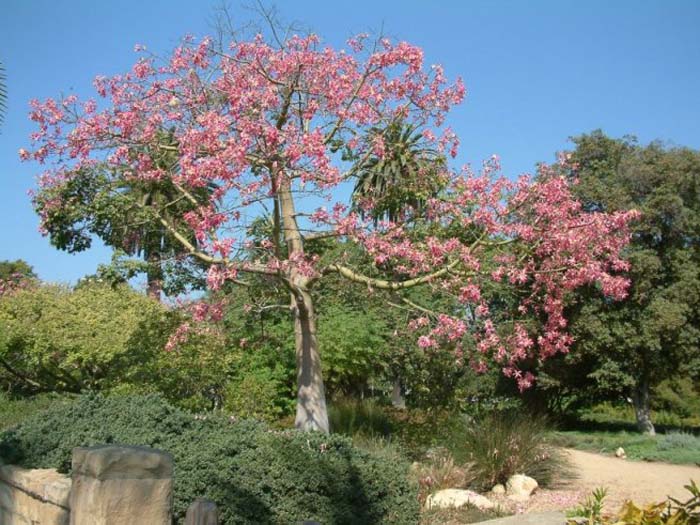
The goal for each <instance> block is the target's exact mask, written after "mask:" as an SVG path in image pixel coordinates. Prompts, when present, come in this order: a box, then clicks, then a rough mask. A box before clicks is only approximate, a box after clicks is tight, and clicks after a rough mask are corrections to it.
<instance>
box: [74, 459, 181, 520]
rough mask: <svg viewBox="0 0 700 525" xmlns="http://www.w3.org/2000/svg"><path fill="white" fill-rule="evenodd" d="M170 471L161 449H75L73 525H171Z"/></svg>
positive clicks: (171, 490) (171, 485)
mask: <svg viewBox="0 0 700 525" xmlns="http://www.w3.org/2000/svg"><path fill="white" fill-rule="evenodd" d="M172 472H173V459H172V456H171V455H170V454H168V453H165V452H162V451H159V450H154V449H149V448H144V447H118V446H99V447H89V448H76V449H74V451H73V487H72V490H71V498H70V508H71V515H70V525H171V523H172V506H173V505H172V500H173V481H172Z"/></svg>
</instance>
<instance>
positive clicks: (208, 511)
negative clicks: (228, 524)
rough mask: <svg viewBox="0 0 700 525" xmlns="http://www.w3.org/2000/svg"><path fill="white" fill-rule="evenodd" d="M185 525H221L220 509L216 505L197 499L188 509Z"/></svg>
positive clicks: (206, 500)
mask: <svg viewBox="0 0 700 525" xmlns="http://www.w3.org/2000/svg"><path fill="white" fill-rule="evenodd" d="M185 525H219V509H218V508H217V507H216V503H214V502H213V501H209V500H208V499H204V498H197V499H196V500H194V501H193V502H192V504H191V505H190V506H189V508H188V509H187V514H186V515H185Z"/></svg>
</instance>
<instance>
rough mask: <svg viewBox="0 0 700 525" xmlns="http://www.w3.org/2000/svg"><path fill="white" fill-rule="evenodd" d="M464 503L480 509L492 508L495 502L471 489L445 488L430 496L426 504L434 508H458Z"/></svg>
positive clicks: (429, 507)
mask: <svg viewBox="0 0 700 525" xmlns="http://www.w3.org/2000/svg"><path fill="white" fill-rule="evenodd" d="M464 505H473V506H474V507H476V508H478V509H480V510H488V509H492V508H493V507H494V506H495V505H494V503H493V502H492V501H491V500H490V499H488V498H487V497H485V496H482V495H480V494H477V493H476V492H473V491H471V490H463V489H443V490H438V491H437V492H435V493H434V494H431V495H430V496H428V499H427V500H426V502H425V506H426V507H427V508H428V509H432V508H443V509H444V508H458V507H462V506H464Z"/></svg>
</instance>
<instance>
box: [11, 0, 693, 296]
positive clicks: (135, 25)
mask: <svg viewBox="0 0 700 525" xmlns="http://www.w3.org/2000/svg"><path fill="white" fill-rule="evenodd" d="M219 4H220V2H217V1H212V2H207V1H197V2H195V1H192V0H189V1H187V0H167V1H163V0H158V1H155V0H138V1H136V0H119V1H106V0H105V1H96V0H80V1H78V0H3V2H2V7H1V8H0V61H2V62H3V64H4V65H5V68H6V72H7V77H8V90H9V109H8V113H7V115H6V119H5V123H4V125H3V127H2V130H1V134H0V206H2V211H1V213H0V260H1V259H16V258H22V259H25V260H26V261H28V262H29V263H30V264H32V265H34V267H35V269H36V270H37V272H38V273H39V276H40V277H41V278H43V279H45V280H50V281H67V282H74V281H75V280H76V279H78V278H79V277H80V276H82V275H85V274H87V273H92V272H94V271H95V269H96V267H97V264H98V263H99V262H103V261H108V260H109V256H110V254H109V252H108V251H107V250H106V249H104V248H99V247H98V248H93V249H92V250H91V251H90V252H87V253H83V254H79V255H68V254H65V253H62V252H59V251H57V250H55V249H54V248H52V247H51V246H50V245H49V242H48V240H47V239H45V238H43V237H41V235H40V234H39V233H38V232H37V224H38V220H37V217H36V215H35V214H34V212H33V211H32V209H31V204H30V201H29V198H28V197H27V193H26V192H27V190H28V189H29V188H30V187H32V186H33V184H34V176H35V174H36V171H37V170H38V168H37V166H36V165H29V164H21V163H20V162H19V160H18V158H17V150H18V149H19V148H20V147H23V146H27V144H28V138H27V137H28V134H29V133H30V131H31V130H32V126H31V125H30V123H29V122H28V120H27V118H26V115H27V101H28V100H29V99H30V98H44V97H48V96H57V95H59V94H61V93H65V92H67V91H70V90H74V91H75V92H77V93H78V94H91V89H92V87H91V83H92V79H93V78H94V76H95V75H97V74H106V75H109V74H114V73H119V72H123V71H124V70H126V69H127V68H128V67H130V65H131V64H132V63H133V61H134V60H135V54H134V53H133V46H134V44H136V43H142V44H145V45H147V46H148V48H149V49H150V50H152V51H157V52H166V51H167V50H168V49H170V48H172V47H173V46H174V45H175V44H176V42H177V41H178V39H179V38H180V37H181V36H182V35H184V34H186V33H192V34H195V35H204V34H208V33H210V32H211V19H212V16H213V12H214V7H215V6H216V5H219ZM277 5H278V7H279V10H280V12H281V14H282V15H283V16H284V17H285V19H286V20H287V21H292V20H297V21H299V22H302V23H303V24H305V25H306V26H307V27H309V28H310V29H312V30H314V31H315V32H316V33H318V34H319V35H321V36H322V37H323V38H324V39H325V40H326V41H329V42H330V43H332V44H341V43H342V42H344V41H345V39H346V38H347V37H348V36H349V35H351V34H354V33H357V32H362V31H367V30H372V29H378V28H381V27H382V26H383V27H384V32H385V33H387V34H388V35H390V36H393V37H397V38H401V39H404V40H408V41H410V42H412V43H416V44H418V45H420V46H422V47H423V48H424V50H425V54H426V59H427V61H428V62H429V63H441V64H443V66H444V67H445V70H446V72H447V73H448V75H449V76H451V77H454V76H456V75H461V76H462V77H463V78H464V79H465V81H466V83H467V89H468V96H467V100H466V102H465V103H464V104H463V105H462V106H461V107H460V108H458V109H457V110H456V111H454V112H453V113H452V115H451V118H450V124H451V125H452V126H453V128H454V129H455V130H456V131H457V132H458V134H459V135H460V138H461V140H462V149H461V154H460V158H459V159H458V160H459V161H460V163H464V162H472V163H475V164H478V163H480V162H481V160H482V159H484V158H486V157H488V156H489V155H491V154H493V153H497V154H499V155H500V156H501V159H502V163H503V166H504V170H505V171H506V173H507V174H509V175H516V174H518V173H520V172H524V171H531V170H532V169H533V166H534V165H535V163H536V162H538V161H549V160H552V159H553V156H554V152H556V151H557V150H561V149H564V148H565V147H566V146H567V138H568V137H569V136H571V135H576V134H579V133H583V132H588V131H591V130H593V129H596V128H603V130H604V131H606V132H607V133H609V134H610V135H613V136H621V135H624V134H635V135H637V136H638V137H639V139H640V140H641V141H643V142H647V141H650V140H652V139H656V138H659V139H662V140H665V141H668V142H669V143H673V144H677V145H685V146H690V147H693V148H700V30H699V29H700V1H697V0H688V1H680V0H675V1H674V0H658V1H648V0H633V1H623V0H615V1H613V0H603V1H599V0H598V1H593V0H586V1H578V0H576V1H573V0H568V1H567V0H559V1H545V0H520V1H504V0H483V1H481V0H479V1H473V0H452V1H440V2H438V1H428V0H421V1H418V0H413V1H408V0H403V1H399V0H392V1H381V0H354V1H344V0H333V1H331V0H294V1H293V2H292V1H278V2H277ZM231 6H232V7H231V10H232V13H233V14H234V16H237V17H238V18H239V19H240V20H241V21H244V20H247V19H249V18H250V16H251V13H250V12H249V11H246V10H244V9H242V8H240V7H238V6H239V4H238V3H232V4H231Z"/></svg>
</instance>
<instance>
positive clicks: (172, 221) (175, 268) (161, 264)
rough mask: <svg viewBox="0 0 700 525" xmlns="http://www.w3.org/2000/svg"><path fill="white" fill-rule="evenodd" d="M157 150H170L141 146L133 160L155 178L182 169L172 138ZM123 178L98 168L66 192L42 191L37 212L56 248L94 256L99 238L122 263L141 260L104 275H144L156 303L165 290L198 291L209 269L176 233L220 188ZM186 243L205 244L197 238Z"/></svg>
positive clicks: (62, 188)
mask: <svg viewBox="0 0 700 525" xmlns="http://www.w3.org/2000/svg"><path fill="white" fill-rule="evenodd" d="M156 142H157V143H158V145H165V146H168V147H167V148H162V147H158V145H154V146H143V147H136V146H135V147H133V148H131V149H130V151H129V152H128V155H129V157H130V159H131V161H134V162H135V161H137V160H138V161H139V162H141V163H147V164H149V165H150V168H151V169H153V170H154V171H158V170H171V169H172V167H173V166H174V165H177V155H176V153H175V151H176V148H175V150H173V149H171V147H174V146H176V143H175V138H174V136H173V134H172V132H168V131H167V130H160V131H158V132H157V134H156ZM122 175H123V174H122V173H120V172H118V171H115V170H114V169H113V167H112V166H110V165H109V164H108V163H103V164H99V163H98V164H95V165H94V166H92V167H91V168H90V169H82V170H81V171H80V172H78V173H75V174H74V176H72V177H69V178H67V179H66V180H65V181H64V183H62V184H57V185H52V186H51V187H46V186H45V187H43V188H41V189H40V191H39V192H38V193H37V194H36V195H35V196H34V208H35V209H36V211H37V213H39V214H40V215H43V216H45V220H44V221H43V224H44V227H45V228H46V230H47V233H48V235H49V238H50V241H51V244H53V245H54V246H55V247H57V248H58V249H60V250H65V251H67V252H69V253H75V252H81V251H84V250H87V249H89V248H90V247H91V246H92V242H93V240H94V238H99V239H101V240H102V242H104V243H105V244H106V245H107V246H109V247H111V248H113V249H115V250H117V251H118V253H120V254H122V255H123V254H125V255H129V256H135V257H139V258H140V259H142V261H139V262H140V263H141V264H137V261H131V262H125V261H123V260H122V261H117V260H115V261H113V265H112V266H114V267H113V268H108V267H102V268H101V273H107V274H118V275H120V276H121V278H123V279H127V278H128V277H129V275H133V274H134V273H141V272H143V273H145V274H146V277H147V281H148V286H149V291H150V292H151V293H152V294H153V295H154V296H155V295H159V294H160V292H161V290H163V289H165V291H166V292H169V293H172V294H175V293H178V292H183V291H186V290H187V289H188V288H189V287H190V286H192V285H194V286H192V287H195V288H196V287H197V286H198V285H200V284H201V279H200V278H198V277H199V276H198V273H201V270H202V268H204V265H203V264H200V263H197V262H194V261H193V260H191V259H189V258H188V257H183V255H186V254H187V253H188V250H187V249H186V248H185V246H183V245H182V243H181V242H180V241H179V240H177V239H176V237H175V236H174V235H173V233H172V232H173V231H174V230H178V229H180V230H182V229H181V228H179V227H180V226H181V225H182V223H183V215H184V214H185V213H187V212H189V211H192V210H193V209H196V207H197V206H198V204H197V203H204V202H205V200H206V196H207V195H208V194H209V192H210V191H211V190H212V189H213V188H211V187H205V188H183V187H181V186H179V185H176V184H174V183H173V182H172V181H171V180H169V179H167V178H163V179H158V180H155V179H154V180H137V179H135V178H129V177H123V176H122ZM161 221H165V222H166V223H167V226H166V225H165V224H163V222H161ZM186 240H187V241H188V242H189V243H191V244H192V245H194V246H196V244H197V241H196V239H195V238H194V236H193V235H190V236H189V238H187V239H186ZM166 260H169V261H171V262H169V263H166V262H165V261H166ZM190 275H191V276H192V279H190V278H189V277H190ZM164 280H165V282H164Z"/></svg>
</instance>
